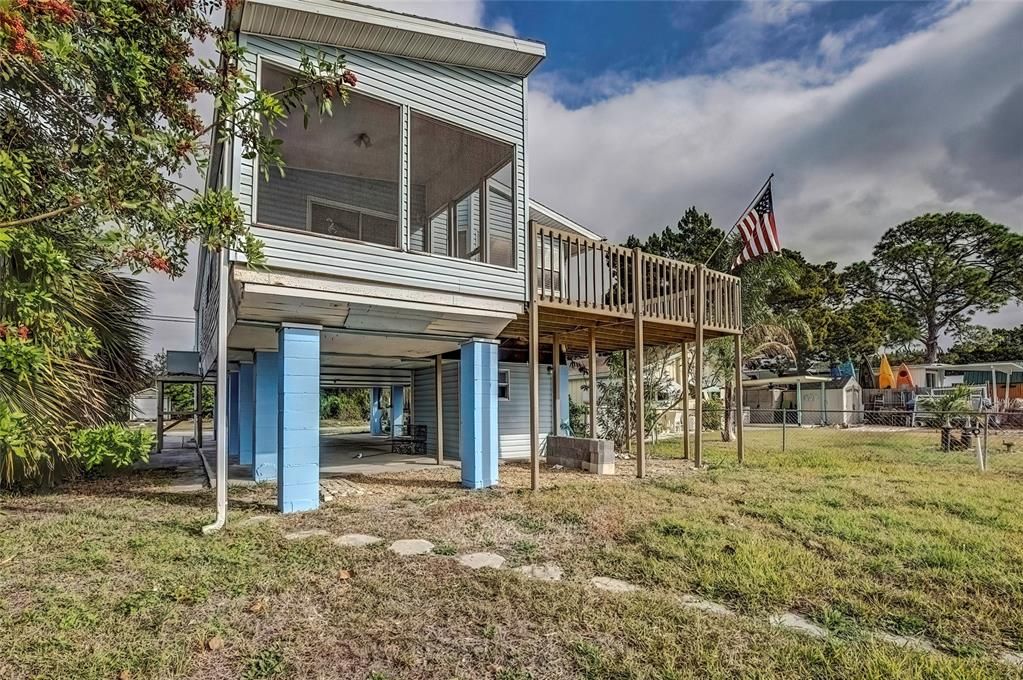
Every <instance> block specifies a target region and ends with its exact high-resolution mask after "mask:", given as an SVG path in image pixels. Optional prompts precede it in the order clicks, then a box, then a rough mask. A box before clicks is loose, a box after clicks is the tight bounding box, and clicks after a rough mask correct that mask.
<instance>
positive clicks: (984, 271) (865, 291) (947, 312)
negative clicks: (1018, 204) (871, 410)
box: [850, 212, 1023, 362]
mask: <svg viewBox="0 0 1023 680" xmlns="http://www.w3.org/2000/svg"><path fill="white" fill-rule="evenodd" d="M850 273H851V274H855V275H856V278H858V283H859V289H860V290H859V293H860V296H861V297H862V298H864V299H869V298H871V297H879V298H881V299H883V300H887V301H889V302H891V303H892V304H893V305H894V306H895V307H896V308H897V309H898V310H899V312H900V313H901V314H902V315H903V317H904V318H905V319H906V320H907V321H908V322H909V323H910V324H912V326H913V327H914V328H915V331H916V338H915V339H916V340H918V341H919V342H921V343H923V346H924V359H925V360H926V361H929V362H933V361H936V360H937V359H938V351H939V345H938V342H939V339H940V338H941V336H942V334H944V333H948V332H956V331H959V330H962V329H963V328H965V327H966V326H967V324H969V322H970V320H971V319H973V317H974V316H975V315H976V314H977V313H978V312H996V311H998V310H999V309H1001V308H1002V307H1004V306H1005V305H1006V304H1007V303H1009V302H1010V301H1012V300H1019V299H1020V298H1021V296H1023V235H1021V234H1018V233H1014V232H1012V231H1010V230H1009V229H1008V228H1007V227H1006V226H1004V225H1001V224H995V223H992V222H989V221H988V220H986V219H984V218H983V217H981V216H980V215H976V214H963V213H955V212H950V213H945V214H937V213H929V214H926V215H921V216H920V217H916V218H914V219H912V220H909V221H908V222H903V223H902V224H900V225H898V226H896V227H892V228H891V229H889V230H888V231H887V232H885V234H884V235H883V236H882V237H881V240H880V241H878V243H877V245H876V246H875V247H874V253H873V258H872V259H871V260H870V261H869V262H866V263H857V264H854V265H853V266H852V267H850Z"/></svg>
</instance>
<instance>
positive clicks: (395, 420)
mask: <svg viewBox="0 0 1023 680" xmlns="http://www.w3.org/2000/svg"><path fill="white" fill-rule="evenodd" d="M391 434H393V435H394V436H396V437H400V436H402V435H403V434H405V388H404V387H402V386H401V385H391Z"/></svg>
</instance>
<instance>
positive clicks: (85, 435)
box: [71, 424, 156, 471]
mask: <svg viewBox="0 0 1023 680" xmlns="http://www.w3.org/2000/svg"><path fill="white" fill-rule="evenodd" d="M155 439H156V437H155V435H154V434H153V433H152V432H150V431H149V430H143V429H128V428H126V427H124V426H122V425H114V424H111V425H102V426H100V427H89V428H84V429H81V430H77V431H75V432H74V433H73V434H72V435H71V454H72V455H71V458H72V459H73V460H74V461H76V462H77V463H78V464H79V465H81V466H82V468H83V469H84V470H86V471H88V470H92V469H93V468H95V467H99V466H111V467H117V468H122V467H128V466H129V465H131V464H132V463H134V462H136V461H140V460H141V461H148V460H149V452H150V451H151V450H152V448H153V442H154V440H155Z"/></svg>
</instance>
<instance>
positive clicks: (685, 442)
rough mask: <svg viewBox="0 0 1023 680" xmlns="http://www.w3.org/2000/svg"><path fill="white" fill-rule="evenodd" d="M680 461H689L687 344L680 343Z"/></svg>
mask: <svg viewBox="0 0 1023 680" xmlns="http://www.w3.org/2000/svg"><path fill="white" fill-rule="evenodd" d="M682 459H683V460H689V343H688V342H683V343H682Z"/></svg>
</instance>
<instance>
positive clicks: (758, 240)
mask: <svg viewBox="0 0 1023 680" xmlns="http://www.w3.org/2000/svg"><path fill="white" fill-rule="evenodd" d="M737 226H738V227H739V235H740V236H741V237H742V250H740V251H739V256H738V257H737V258H735V262H734V263H733V264H732V269H735V268H736V267H738V266H739V265H741V264H743V263H746V262H749V261H750V260H755V259H757V258H758V257H760V256H761V255H766V254H767V253H778V252H781V246H780V245H779V244H778V227H777V226H776V225H775V223H774V202H773V201H772V200H771V182H768V183H767V187H766V188H765V189H764V193H762V194H760V198H759V199H758V200H757V202H756V203H755V204H754V205H753V207H752V208H750V211H749V212H748V213H746V214H745V215H744V216H743V218H742V219H741V220H739V223H738V225H737Z"/></svg>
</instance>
